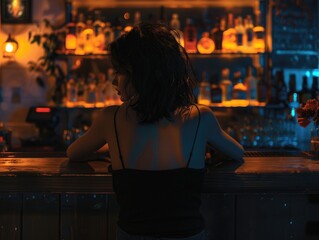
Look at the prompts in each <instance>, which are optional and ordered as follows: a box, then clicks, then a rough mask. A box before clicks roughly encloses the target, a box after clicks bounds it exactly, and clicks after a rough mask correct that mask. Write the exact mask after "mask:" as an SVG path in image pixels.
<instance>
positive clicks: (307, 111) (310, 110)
mask: <svg viewBox="0 0 319 240" xmlns="http://www.w3.org/2000/svg"><path fill="white" fill-rule="evenodd" d="M318 109H319V104H318V101H317V100H316V99H309V100H307V102H306V104H305V106H303V107H302V108H297V109H296V113H297V115H298V118H297V121H298V124H299V125H300V126H301V127H307V126H308V125H309V123H310V122H311V120H313V121H314V122H317V121H318V116H317V114H318Z"/></svg>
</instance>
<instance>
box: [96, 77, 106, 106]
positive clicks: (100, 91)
mask: <svg viewBox="0 0 319 240" xmlns="http://www.w3.org/2000/svg"><path fill="white" fill-rule="evenodd" d="M97 81H98V82H97V85H96V105H97V107H103V106H104V104H105V99H106V93H107V81H106V76H105V74H104V73H99V74H97Z"/></svg>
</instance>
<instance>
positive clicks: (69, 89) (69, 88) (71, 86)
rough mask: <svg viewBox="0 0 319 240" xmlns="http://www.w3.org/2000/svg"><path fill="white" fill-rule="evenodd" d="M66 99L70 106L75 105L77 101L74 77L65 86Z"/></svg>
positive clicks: (76, 87)
mask: <svg viewBox="0 0 319 240" xmlns="http://www.w3.org/2000/svg"><path fill="white" fill-rule="evenodd" d="M66 98H67V102H68V103H70V104H72V105H73V104H75V103H76V102H77V101H78V86H77V84H76V82H75V79H74V76H72V77H71V78H70V79H69V80H68V82H67V85H66Z"/></svg>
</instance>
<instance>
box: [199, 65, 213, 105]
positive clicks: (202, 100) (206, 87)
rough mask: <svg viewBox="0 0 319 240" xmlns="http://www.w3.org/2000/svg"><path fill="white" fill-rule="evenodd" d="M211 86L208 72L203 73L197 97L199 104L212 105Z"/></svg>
mask: <svg viewBox="0 0 319 240" xmlns="http://www.w3.org/2000/svg"><path fill="white" fill-rule="evenodd" d="M210 91H211V86H210V83H209V82H208V80H207V75H206V72H205V71H203V72H202V81H201V82H200V84H199V93H198V97H197V102H198V104H203V105H207V106H209V105H210V103H211V92H210Z"/></svg>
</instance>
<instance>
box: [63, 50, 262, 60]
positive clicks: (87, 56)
mask: <svg viewBox="0 0 319 240" xmlns="http://www.w3.org/2000/svg"><path fill="white" fill-rule="evenodd" d="M262 54H264V53H263V52H250V53H245V52H223V51H215V52H213V53H211V54H200V53H189V54H188V56H189V57H190V58H194V59H197V58H241V57H253V56H258V55H262ZM109 57H110V54H108V53H103V54H85V55H78V54H58V58H59V59H63V58H85V59H105V58H109Z"/></svg>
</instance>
